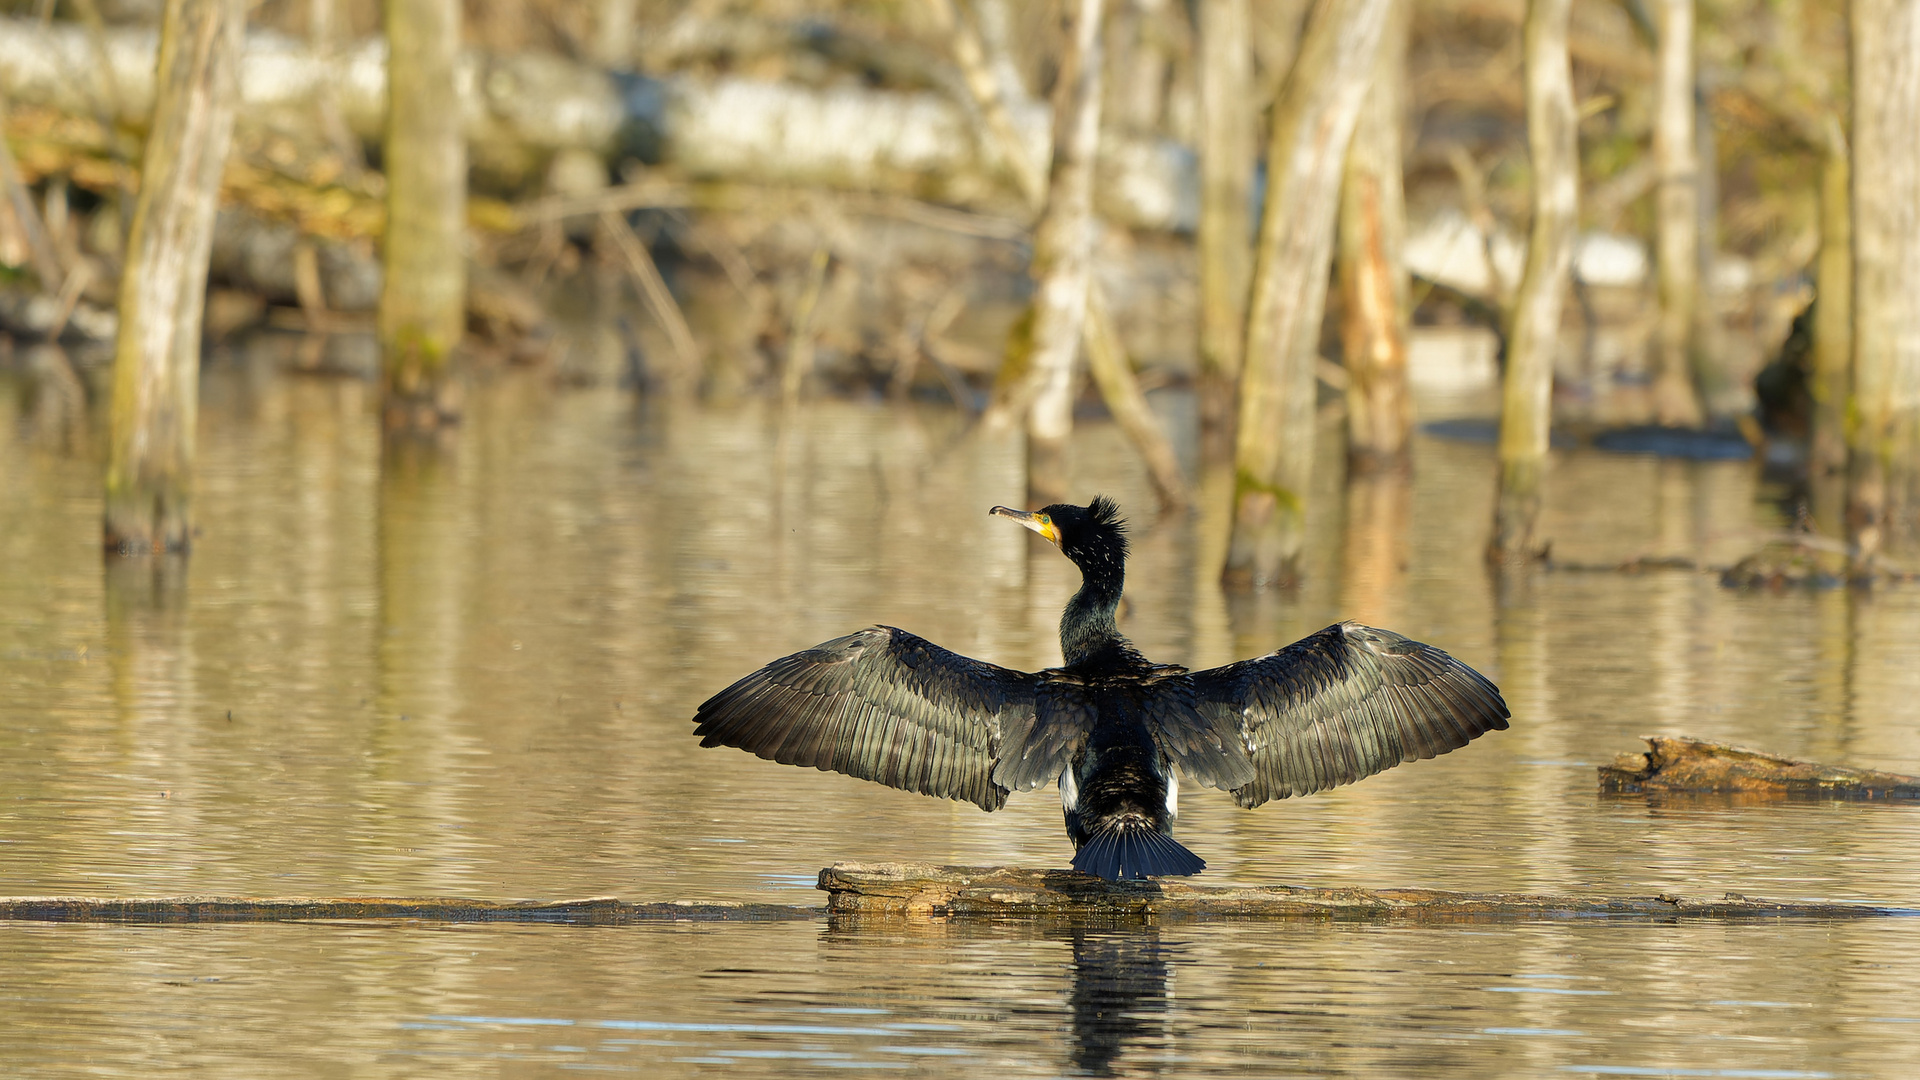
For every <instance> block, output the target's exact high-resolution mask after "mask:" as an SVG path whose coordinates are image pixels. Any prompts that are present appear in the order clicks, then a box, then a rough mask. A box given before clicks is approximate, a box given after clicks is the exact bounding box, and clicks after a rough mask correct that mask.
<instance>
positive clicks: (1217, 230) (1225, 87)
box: [1197, 0, 1259, 458]
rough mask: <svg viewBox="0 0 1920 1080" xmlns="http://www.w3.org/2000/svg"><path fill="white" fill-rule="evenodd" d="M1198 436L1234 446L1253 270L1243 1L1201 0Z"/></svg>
mask: <svg viewBox="0 0 1920 1080" xmlns="http://www.w3.org/2000/svg"><path fill="white" fill-rule="evenodd" d="M1199 7H1200V39H1199V45H1200V49H1199V52H1200V55H1199V68H1200V71H1199V75H1200V233H1199V236H1198V237H1197V240H1198V247H1199V257H1200V434H1201V445H1202V447H1203V449H1205V450H1206V451H1207V452H1208V454H1209V456H1210V457H1211V456H1213V455H1215V454H1217V455H1218V456H1219V457H1221V458H1224V457H1225V456H1226V453H1227V451H1228V449H1229V448H1230V447H1231V446H1232V445H1233V444H1232V437H1233V419H1234V418H1233V398H1234V386H1235V384H1236V383H1237V382H1238V381H1239V378H1240V350H1241V348H1242V347H1243V346H1244V345H1245V343H1246V336H1245V335H1246V325H1247V279H1248V277H1249V276H1250V275H1251V273H1252V270H1253V243H1252V235H1251V234H1252V231H1253V220H1252V215H1253V210H1252V206H1251V203H1250V201H1249V200H1250V199H1251V198H1252V190H1251V189H1252V185H1253V160H1254V149H1255V147H1254V138H1255V131H1254V127H1255V113H1256V111H1257V109H1258V107H1259V106H1258V103H1257V102H1256V101H1255V100H1254V96H1253V50H1252V47H1251V44H1250V43H1251V40H1252V33H1253V30H1252V20H1251V17H1250V16H1249V14H1248V0H1200V3H1199Z"/></svg>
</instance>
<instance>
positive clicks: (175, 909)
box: [0, 863, 1920, 926]
mask: <svg viewBox="0 0 1920 1080" xmlns="http://www.w3.org/2000/svg"><path fill="white" fill-rule="evenodd" d="M820 888H821V889H822V890H824V891H826V892H827V893H828V900H827V906H826V907H824V908H821V907H808V906H801V905H797V904H755V903H718V904H715V903H690V902H681V901H674V902H666V903H634V902H631V901H625V900H616V899H614V898H612V897H595V898H591V899H584V900H520V901H497V900H474V899H469V898H466V897H446V896H420V897H393V896H352V897H249V896H166V897H89V896H0V922H7V921H9V920H12V921H20V922H89V923H257V922H315V921H322V920H324V921H329V922H338V921H347V920H356V921H357V920H401V919H404V920H409V921H413V922H438V923H486V922H504V923H557V924H563V925H573V926H625V925H633V924H638V923H658V922H783V921H796V920H801V919H817V918H820V917H821V916H823V915H824V916H839V917H845V916H854V917H880V918H898V917H902V916H962V917H964V916H986V917H998V918H1005V917H1015V918H1050V919H1063V918H1064V919H1075V920H1088V919H1091V920H1105V921H1116V920H1118V921H1142V920H1149V919H1151V920H1161V921H1165V920H1179V919H1205V918H1260V919H1348V920H1354V919H1394V920H1422V921H1447V922H1456V921H1462V920H1475V919H1556V918H1571V917H1583V918H1586V917H1592V916H1596V915H1598V916H1610V917H1615V918H1627V919H1659V920H1673V919H1769V918H1773V919H1778V918H1811V919H1844V918H1870V917H1876V916H1888V915H1920V911H1916V910H1914V909H1911V908H1898V907H1887V906H1874V905H1869V904H1836V903H1817V902H1816V903H1775V902H1773V901H1768V900H1758V899H1753V898H1751V897H1746V896H1742V895H1740V894H1739V893H1727V894H1726V895H1725V896H1723V897H1722V898H1721V899H1718V900H1703V899H1690V898H1686V897H1679V896H1671V895H1666V894H1661V895H1658V896H1634V897H1587V896H1535V895H1529V894H1522V893H1450V892H1437V891H1434V890H1431V889H1380V890H1372V889H1305V888H1297V887H1294V886H1288V885H1274V886H1264V887H1257V888H1249V887H1237V886H1225V885H1211V886H1209V885H1194V884H1190V883H1188V882H1186V881H1181V880H1176V879H1161V880H1157V881H1129V882H1108V881H1102V880H1100V879H1099V878H1096V877H1090V876H1088V875H1085V874H1079V873H1075V872H1074V871H1071V870H1021V869H1016V868H1013V867H989V866H930V865H926V864H920V863H836V864H835V865H833V866H832V867H829V868H827V869H825V870H822V871H820Z"/></svg>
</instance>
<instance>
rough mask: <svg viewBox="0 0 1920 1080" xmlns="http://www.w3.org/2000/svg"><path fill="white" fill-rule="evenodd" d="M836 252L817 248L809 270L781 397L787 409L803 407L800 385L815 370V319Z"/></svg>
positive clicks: (789, 343) (789, 339)
mask: <svg viewBox="0 0 1920 1080" xmlns="http://www.w3.org/2000/svg"><path fill="white" fill-rule="evenodd" d="M832 254H833V253H832V252H831V251H829V250H828V249H827V248H825V247H819V248H815V249H814V252H813V262H812V264H811V265H810V266H809V267H808V269H807V287H806V290H805V291H804V292H802V293H801V294H800V303H799V304H797V305H795V307H794V309H793V328H792V330H791V331H790V332H789V333H788V335H787V366H786V370H784V371H782V372H781V377H780V396H781V398H782V400H784V401H785V402H786V403H787V405H789V406H793V405H798V404H799V403H800V384H801V383H802V382H803V381H805V379H806V377H807V373H808V372H810V371H812V370H813V315H814V312H815V311H816V310H817V309H818V308H819V306H820V293H821V291H822V290H823V289H825V288H826V285H827V264H828V263H829V262H831V261H832Z"/></svg>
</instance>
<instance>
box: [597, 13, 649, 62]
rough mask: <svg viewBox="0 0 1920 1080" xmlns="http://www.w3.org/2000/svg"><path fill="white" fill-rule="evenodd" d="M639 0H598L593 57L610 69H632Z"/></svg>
mask: <svg viewBox="0 0 1920 1080" xmlns="http://www.w3.org/2000/svg"><path fill="white" fill-rule="evenodd" d="M638 8H639V4H638V3H637V2H636V0H596V2H595V4H594V10H593V14H594V22H595V24H596V25H595V26H594V28H593V59H594V60H595V61H596V62H598V63H599V64H600V66H602V67H604V68H607V69H609V70H611V71H632V70H633V27H634V19H635V16H636V15H637V14H638V10H637V9H638Z"/></svg>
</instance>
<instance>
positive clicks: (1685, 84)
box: [1653, 0, 1701, 427]
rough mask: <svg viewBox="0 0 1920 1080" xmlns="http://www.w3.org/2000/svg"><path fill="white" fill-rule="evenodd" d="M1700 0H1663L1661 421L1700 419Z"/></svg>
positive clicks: (1658, 147) (1658, 136)
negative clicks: (1696, 60) (1696, 21)
mask: <svg viewBox="0 0 1920 1080" xmlns="http://www.w3.org/2000/svg"><path fill="white" fill-rule="evenodd" d="M1693 3H1694V0H1659V5H1660V6H1659V18H1660V47H1659V67H1660V82H1659V98H1658V104H1657V106H1656V109H1657V114H1656V117H1655V121H1654V129H1653V156H1654V163H1655V167H1656V168H1657V169H1658V170H1659V175H1660V181H1659V195H1658V197H1657V199H1656V204H1655V208H1656V213H1657V216H1658V234H1659V235H1658V252H1657V259H1658V264H1659V265H1658V270H1659V278H1660V323H1659V333H1658V337H1657V342H1658V348H1659V350H1660V355H1659V367H1658V372H1657V374H1656V375H1655V376H1654V387H1653V401H1654V413H1655V415H1656V417H1657V418H1658V419H1659V421H1660V422H1661V423H1662V424H1674V425H1683V426H1689V427H1691V426H1694V425H1697V424H1699V423H1700V419H1701V414H1700V398H1699V395H1698V394H1697V393H1696V390H1695V380H1694V371H1695V369H1696V368H1697V367H1698V357H1697V355H1696V354H1697V353H1698V351H1699V333H1698V320H1699V311H1698V308H1699V304H1700V221H1699V218H1700V161H1699V158H1698V156H1697V154H1696V152H1695V151H1696V145H1695V140H1694V128H1693V121H1694V108H1693Z"/></svg>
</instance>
